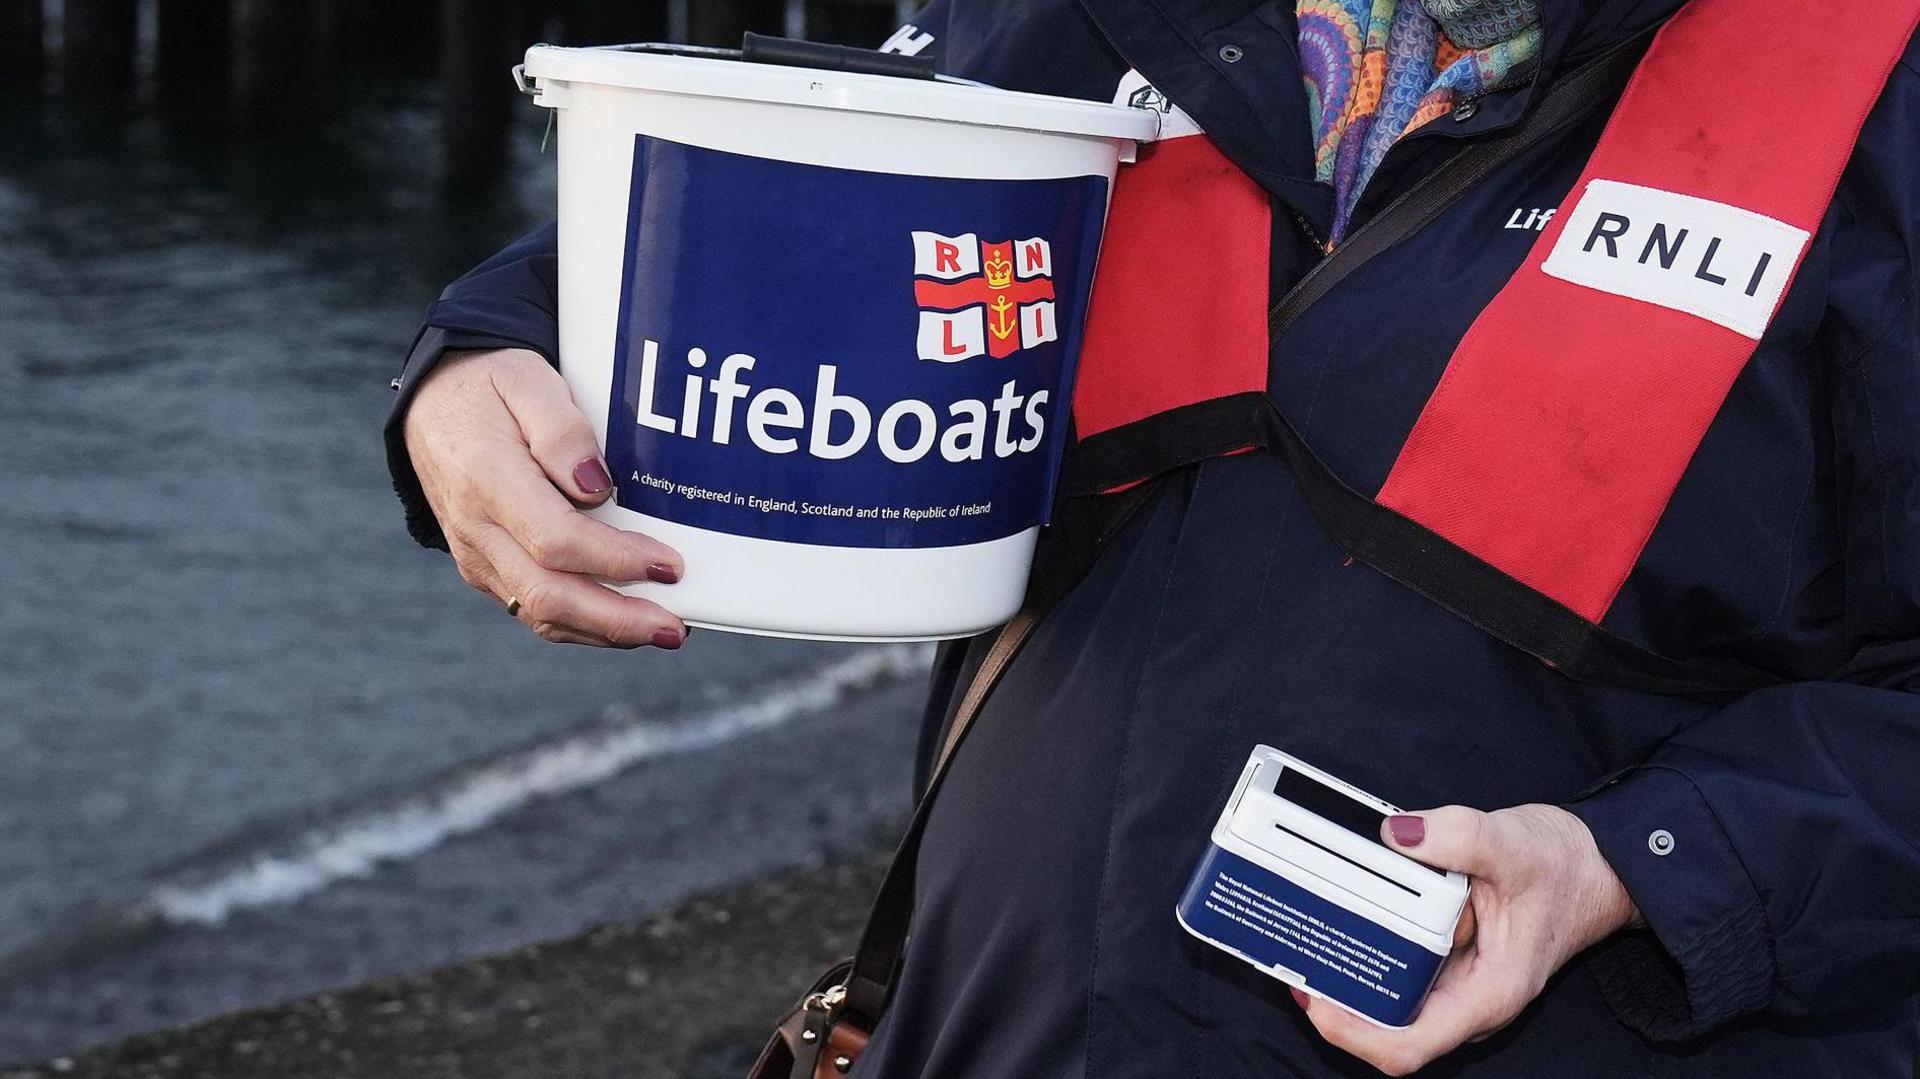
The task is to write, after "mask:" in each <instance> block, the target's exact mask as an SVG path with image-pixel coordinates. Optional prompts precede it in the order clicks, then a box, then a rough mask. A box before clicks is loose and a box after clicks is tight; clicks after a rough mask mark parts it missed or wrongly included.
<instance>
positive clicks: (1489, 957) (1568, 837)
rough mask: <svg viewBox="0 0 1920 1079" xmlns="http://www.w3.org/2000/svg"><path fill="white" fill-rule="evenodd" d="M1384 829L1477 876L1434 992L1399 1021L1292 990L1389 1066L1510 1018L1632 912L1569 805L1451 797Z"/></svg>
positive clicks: (1406, 849)
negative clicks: (1503, 805) (1486, 806)
mask: <svg viewBox="0 0 1920 1079" xmlns="http://www.w3.org/2000/svg"><path fill="white" fill-rule="evenodd" d="M1381 831H1382V838H1384V839H1385V840H1386V841H1387V843H1388V844H1389V845H1390V846H1392V847H1393V848H1394V849H1395V850H1398V851H1400V852H1401V853H1403V854H1406V855H1408V856H1409V857H1412V858H1417V859H1419V860H1420V861H1422V862H1425V863H1427V864H1428V865H1431V866H1434V867H1436V868H1439V869H1452V870H1458V871H1459V872H1462V873H1466V874H1467V875H1469V876H1471V877H1472V878H1473V892H1472V896H1471V898H1470V899H1469V900H1468V903H1467V909H1466V911H1465V912H1464V913H1463V914H1462V915H1461V918H1460V926H1459V928H1458V929H1457V930H1456V931H1455V933H1454V950H1453V954H1452V955H1450V956H1448V958H1447V961H1446V964H1445V965H1444V966H1442V967H1441V968H1440V976H1439V978H1438V979H1437V980H1436V981H1435V983H1434V987H1433V995H1432V996H1429V997H1428V998H1427V1002H1426V1004H1425V1005H1423V1006H1422V1007H1421V1009H1420V1014H1419V1015H1418V1016H1416V1017H1415V1019H1414V1021H1413V1024H1412V1025H1411V1026H1408V1027H1406V1028H1404V1029H1401V1030H1387V1029H1384V1028H1381V1027H1377V1026H1374V1025H1372V1024H1371V1023H1368V1022H1366V1021H1365V1020H1363V1019H1360V1018H1358V1017H1356V1016H1354V1015H1351V1014H1349V1013H1347V1012H1344V1011H1341V1010H1340V1009H1339V1008H1337V1007H1335V1006H1333V1005H1332V1004H1329V1003H1327V1002H1326V1001H1324V1000H1316V999H1313V998H1312V997H1309V996H1307V995H1306V994H1305V993H1302V992H1300V991H1299V990H1297V989H1296V990H1294V994H1293V995H1294V1000H1295V1001H1296V1002H1298V1003H1299V1004H1300V1005H1301V1007H1303V1008H1305V1009H1306V1010H1307V1015H1308V1017H1309V1018H1311V1019H1312V1020H1313V1025H1314V1027H1315V1029H1317V1030H1319V1032H1320V1036H1321V1037H1323V1038H1325V1039H1326V1040H1327V1041H1328V1042H1329V1043H1331V1044H1333V1045H1336V1046H1338V1047H1340V1048H1341V1049H1345V1050H1346V1051H1347V1052H1349V1053H1352V1054H1353V1055H1354V1056H1357V1057H1359V1058H1360V1059H1362V1060H1364V1061H1366V1062H1367V1063H1369V1064H1371V1065H1373V1066H1374V1067H1376V1068H1379V1069H1380V1070H1381V1071H1383V1072H1385V1073H1386V1074H1388V1075H1406V1074H1408V1073H1409V1072H1412V1071H1414V1070H1416V1069H1418V1068H1421V1067H1424V1066H1425V1065H1426V1064H1427V1063H1428V1062H1430V1061H1432V1060H1434V1059H1435V1058H1437V1057H1440V1056H1443V1055H1445V1054H1447V1053H1449V1052H1452V1051H1453V1050H1454V1049H1456V1048H1458V1047H1459V1046H1460V1045H1461V1044H1462V1043H1464V1042H1470V1041H1479V1040H1480V1039H1482V1038H1485V1037H1487V1036H1489V1035H1491V1034H1493V1033H1494V1032H1496V1031H1498V1030H1499V1029H1500V1028H1502V1027H1504V1026H1506V1025H1507V1024H1508V1023H1511V1022H1512V1021H1513V1020H1514V1017H1515V1016H1518V1015H1519V1014H1520V1012H1521V1010H1522V1009H1524V1008H1525V1007H1526V1006H1527V1005H1528V1004H1530V1003H1532V1001H1533V998H1534V997H1536V996H1538V995H1539V993H1540V989H1541V987H1542V986H1544V985H1546V982H1547V979H1548V978H1549V977H1551V976H1552V975H1553V972H1554V971H1556V970H1559V969H1560V967H1561V966H1562V965H1564V964H1565V963H1566V961H1567V960H1568V959H1571V958H1572V957H1573V956H1574V955H1575V954H1576V953H1578V952H1580V951H1581V950H1583V949H1585V948H1586V947H1588V946H1589V945H1591V944H1593V943H1595V942H1597V941H1599V940H1600V939H1601V938H1603V937H1606V936H1608V935H1609V934H1611V933H1613V932H1614V931H1616V930H1618V929H1621V928H1624V927H1625V926H1627V925H1629V924H1631V923H1632V922H1634V921H1637V920H1638V918H1639V912H1638V911H1637V910H1635V909H1634V906H1633V900H1632V899H1631V898H1629V897H1628V895H1627V890H1626V888H1625V887H1623V886H1622V885H1621V883H1620V878H1619V877H1617V876H1615V875H1614V872H1613V869H1612V868H1611V867H1610V866H1608V865H1607V862H1606V859H1605V858H1602V857H1601V856H1600V850H1599V848H1598V847H1596V846H1594V842H1593V834H1592V833H1591V832H1589V831H1587V826H1586V825H1585V824H1584V823H1582V822H1581V820H1580V818H1578V817H1576V816H1574V815H1573V814H1571V813H1568V812H1567V811H1566V810H1564V809H1559V808H1557V807H1554V806H1547V805H1525V806H1519V807H1517V808H1514V809H1503V810H1500V811H1499V812H1497V813H1482V812H1480V811H1479V810H1477V809H1468V808H1465V807H1464V806H1447V807H1446V808H1444V809H1434V810H1428V811H1427V812H1424V813H1409V814H1402V815H1399V816H1394V817H1389V818H1387V821H1386V824H1385V826H1384V827H1383V828H1382V829H1381Z"/></svg>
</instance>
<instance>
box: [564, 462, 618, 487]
mask: <svg viewBox="0 0 1920 1079" xmlns="http://www.w3.org/2000/svg"><path fill="white" fill-rule="evenodd" d="M573 482H575V483H577V484H579V485H580V490H581V491H583V492H585V493H587V494H590V495H597V494H603V493H605V492H606V491H608V490H610V489H612V487H613V477H612V476H609V475H607V466H606V465H603V464H601V463H600V458H598V457H589V458H587V459H586V460H584V461H582V462H580V463H579V464H577V465H574V466H573Z"/></svg>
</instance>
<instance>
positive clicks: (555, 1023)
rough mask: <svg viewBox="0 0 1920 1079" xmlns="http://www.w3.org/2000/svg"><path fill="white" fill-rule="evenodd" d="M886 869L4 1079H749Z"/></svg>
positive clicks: (812, 878) (609, 928) (744, 894)
mask: <svg viewBox="0 0 1920 1079" xmlns="http://www.w3.org/2000/svg"><path fill="white" fill-rule="evenodd" d="M886 862H887V853H886V852H884V851H880V850H875V849H871V848H870V849H867V850H864V851H860V852H856V853H852V854H849V855H846V856H844V857H840V858H837V859H835V860H832V861H830V862H829V863H828V864H826V865H824V866H822V867H820V868H807V869H798V870H790V871H786V872H782V873H779V874H775V875H772V876H769V877H767V878H764V879H762V880H759V881H755V882H752V883H750V884H745V885H740V886H736V887H731V888H725V889H719V890H715V891H712V892H707V893H704V894H702V895H698V896H695V897H693V898H691V899H689V900H687V901H685V902H683V903H680V904H677V905H675V906H673V907H671V908H669V909H667V910H665V911H662V912H659V913H657V914H655V915H652V916H650V917H647V918H644V919H640V920H637V921H632V922H617V923H611V924H608V925H604V926H600V927H598V928H596V929H592V930H589V931H588V932H586V933H583V934H581V935H579V936H577V937H573V938H571V939H568V940H561V941H555V942H551V943H544V944H536V945H533V946H531V947H527V948H522V949H519V950H517V951H512V952H507V953H504V954H501V955H497V956H489V957H485V958H481V959H476V960H471V961H468V962H464V963H459V964H454V965H451V966H446V967H440V968H436V969H432V970H427V971H421V972H417V973H413V974H407V975H402V976H400V977H396V978H389V979H383V980H380V981H375V982H370V983H368V984H366V985H362V986H357V987H354V988H350V989H344V990H340V991H338V992H331V993H324V994H320V995H317V996H313V997H309V998H306V999H303V1000H296V1001H292V1002H289V1003H285V1004H278V1005H272V1006H268V1007H264V1008H258V1009H253V1010H248V1011H242V1012H235V1013H232V1014H229V1015H225V1016H221V1017H218V1018H215V1019H212V1020H209V1021H207V1022H204V1023H199V1024H196V1025H193V1026H190V1027H185V1028H182V1029H178V1030H163V1031H155V1032H151V1033H147V1034H142V1035H138V1036H135V1037H133V1038H129V1039H127V1040H125V1041H123V1042H120V1043H118V1044H115V1045H110V1046H106V1047H103V1048H99V1049H92V1050H88V1051H85V1052H81V1053H75V1054H70V1055H67V1056H62V1057H57V1058H55V1059H53V1060H50V1061H45V1062H42V1063H39V1064H33V1065H27V1066H23V1067H12V1068H7V1069H4V1070H0V1079H62V1077H73V1076H79V1077H92V1079H105V1077H112V1079H187V1077H192V1079H257V1077H262V1076H273V1077H275V1079H321V1077H327V1079H343V1077H358V1076H367V1077H374V1076H380V1077H386V1076H402V1075H404V1076H408V1077H409V1079H532V1077H536V1076H538V1077H547V1076H555V1075H565V1076H570V1077H577V1079H597V1077H606V1079H614V1077H616V1076H617V1077H620V1079H655V1077H658V1079H707V1077H715V1079H738V1077H739V1076H741V1075H744V1074H745V1073H746V1070H747V1068H748V1067H749V1066H750V1065H751V1064H752V1062H753V1059H754V1056H755V1055H756V1054H757V1053H758V1052H759V1049H760V1046H761V1045H762V1044H763V1043H764V1041H765V1039H766V1036H767V1034H768V1033H769V1032H770V1031H771V1030H772V1027H773V1024H774V1022H775V1021H776V1020H777V1019H778V1018H779V1016H780V1014H781V1013H782V1012H784V1011H785V1010H786V1009H787V1008H788V1007H790V1006H791V1005H792V1003H793V1001H794V999H795V998H796V997H797V996H798V995H799V994H800V992H801V991H802V990H803V989H805V988H806V986H807V985H808V983H810V982H811V981H812V980H813V978H814V977H815V976H816V975H817V974H818V973H819V972H820V970H821V969H823V968H824V967H825V966H826V965H827V964H828V963H830V962H832V961H833V960H835V959H837V958H840V957H842V956H844V955H846V954H847V953H849V952H850V951H851V950H852V948H853V944H854V940H855V939H856V937H857V936H858V935H859V931H860V927H861V925H862V923H863V922H864V921H865V918H866V912H867V905H868V903H869V901H870V899H871V897H872V895H873V893H874V891H875V890H876V889H877V888H878V887H879V884H880V877H881V875H882V873H883V872H884V870H885V867H886Z"/></svg>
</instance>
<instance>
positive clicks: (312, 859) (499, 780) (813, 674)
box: [142, 645, 932, 925]
mask: <svg viewBox="0 0 1920 1079" xmlns="http://www.w3.org/2000/svg"><path fill="white" fill-rule="evenodd" d="M931 654H932V653H931V649H930V647H929V646H924V645H882V646H877V647H872V648H864V649H861V650H859V651H857V652H853V653H851V654H849V655H848V656H846V657H845V658H844V659H841V660H838V661H836V662H833V663H830V664H827V665H825V666H822V667H819V668H815V669H814V670H812V671H810V672H808V673H807V674H805V675H803V676H800V677H798V678H795V679H792V680H790V681H783V682H779V683H775V684H771V685H768V686H766V687H765V688H763V689H761V690H759V691H758V692H755V693H752V694H750V695H748V696H746V697H744V698H742V699H740V700H737V701H734V702H731V703H728V704H724V705H719V706H716V707H714V708H713V709H711V710H709V711H705V712H701V713H698V714H695V715H691V716H687V717H685V718H684V719H679V720H676V721H674V722H672V723H656V722H647V721H646V720H644V719H643V718H642V717H640V716H637V715H630V716H626V717H623V719H622V722H620V723H617V724H614V725H613V726H611V727H603V728H600V729H595V730H591V731H586V732H581V733H577V734H573V735H570V736H567V737H563V738H560V739H556V740H555V741H552V742H549V743H546V744H542V745H538V746H535V747H533V748H531V749H528V750H525V751H523V752H521V753H517V754H514V755H511V756H508V757H505V758H503V759H501V760H498V761H495V762H492V763H490V764H487V765H484V766H482V767H479V768H477V769H474V770H472V771H467V772H463V773H460V774H458V775H456V776H454V777H453V778H451V779H450V780H448V781H447V782H445V783H444V784H442V785H440V786H438V787H436V788H435V789H433V790H430V791H426V792H422V793H420V794H417V795H414V796H412V797H408V798H404V799H402V800H399V801H397V802H394V803H390V804H387V805H385V806H382V807H380V808H379V809H377V810H372V811H368V812H365V813H362V814H356V815H349V816H347V817H346V818H344V819H339V820H335V821H332V822H329V823H328V824H326V825H325V826H322V827H320V828H316V829H315V830H313V831H311V832H308V833H306V834H305V835H303V836H300V837H299V838H297V839H296V840H295V841H294V842H292V843H290V844H284V845H282V849H280V850H276V851H262V852H260V853H258V854H256V855H253V856H252V857H249V858H242V859H240V860H239V861H238V862H237V863H236V864H234V865H233V866H231V867H230V868H229V869H227V870H226V871H224V872H219V873H217V874H215V875H213V876H212V877H211V878H208V879H195V880H191V881H184V880H183V881H174V882H168V881H162V882H160V883H159V884H157V885H156V886H155V887H154V888H153V889H152V890H151V891H149V892H148V894H147V896H146V901H145V903H143V904H142V906H143V907H144V908H145V909H146V911H147V912H148V913H149V914H150V915H152V916H156V917H159V918H161V919H164V920H167V921H171V922H176V923H181V922H185V923H196V924H202V925H218V924H220V923H221V922H223V921H224V920H225V919H226V918H227V917H228V916H229V915H231V914H233V913H234V912H235V911H239V910H245V909H248V908H253V907H262V906H267V905H270V904H276V903H285V902H288V901H290V900H294V899H298V898H300V897H302V896H305V895H311V894H312V893H314V892H317V891H319V890H320V889H322V888H325V887H327V886H328V885H330V884H333V883H335V882H336V881H340V880H344V879H346V878H349V877H357V876H363V875H365V874H367V873H369V872H371V871H372V870H373V869H374V868H375V867H377V866H379V865H381V864H384V863H390V862H395V861H404V860H406V859H408V858H413V857H417V856H419V855H421V854H424V853H426V852H427V851H430V850H432V849H434V848H435V847H437V846H439V845H440V844H442V843H444V842H446V841H447V840H449V839H451V838H453V837H455V836H459V835H464V834H467V833H470V832H474V831H478V830H479V829H481V828H484V827H486V826H487V825H488V824H489V823H491V822H492V821H494V820H496V819H498V818H499V817H501V816H503V815H505V814H507V813H510V812H512V811H514V810H515V809H518V808H520V807H521V806H524V805H527V804H528V803H530V802H533V801H535V800H537V799H541V798H546V797H550V796H553V795H556V794H564V793H566V792H568V791H575V790H580V789H582V788H584V787H590V786H592V785H594V784H596V783H599V782H601V781H603V780H606V779H608V778H610V777H612V776H614V775H615V774H617V773H619V772H621V771H624V770H625V769H627V768H630V767H632V766H634V765H636V764H639V763H640V762H642V761H647V760H651V759H654V758H657V757H661V756H665V755H667V754H671V753H684V752H687V751H689V750H695V749H703V748H706V747H709V746H713V745H716V744H719V743H722V742H726V741H729V740H731V739H734V738H738V737H740V736H741V735H743V734H747V733H749V732H752V731H759V730H765V729H767V728H769V727H776V726H779V725H780V724H783V723H786V722H788V721H790V720H792V719H794V718H796V717H798V716H801V715H805V714H806V713H809V712H815V711H819V710H820V709H822V708H826V707H828V706H830V705H832V704H834V703H835V702H837V701H839V700H840V699H841V698H843V697H845V696H846V695H847V694H849V693H851V692H855V691H857V690H860V689H864V688H867V687H871V686H874V685H877V684H880V683H883V682H886V681H891V680H893V679H896V678H902V677H907V676H911V675H916V674H919V673H921V672H923V671H925V670H926V667H927V663H928V661H929V659H930V657H931Z"/></svg>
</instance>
